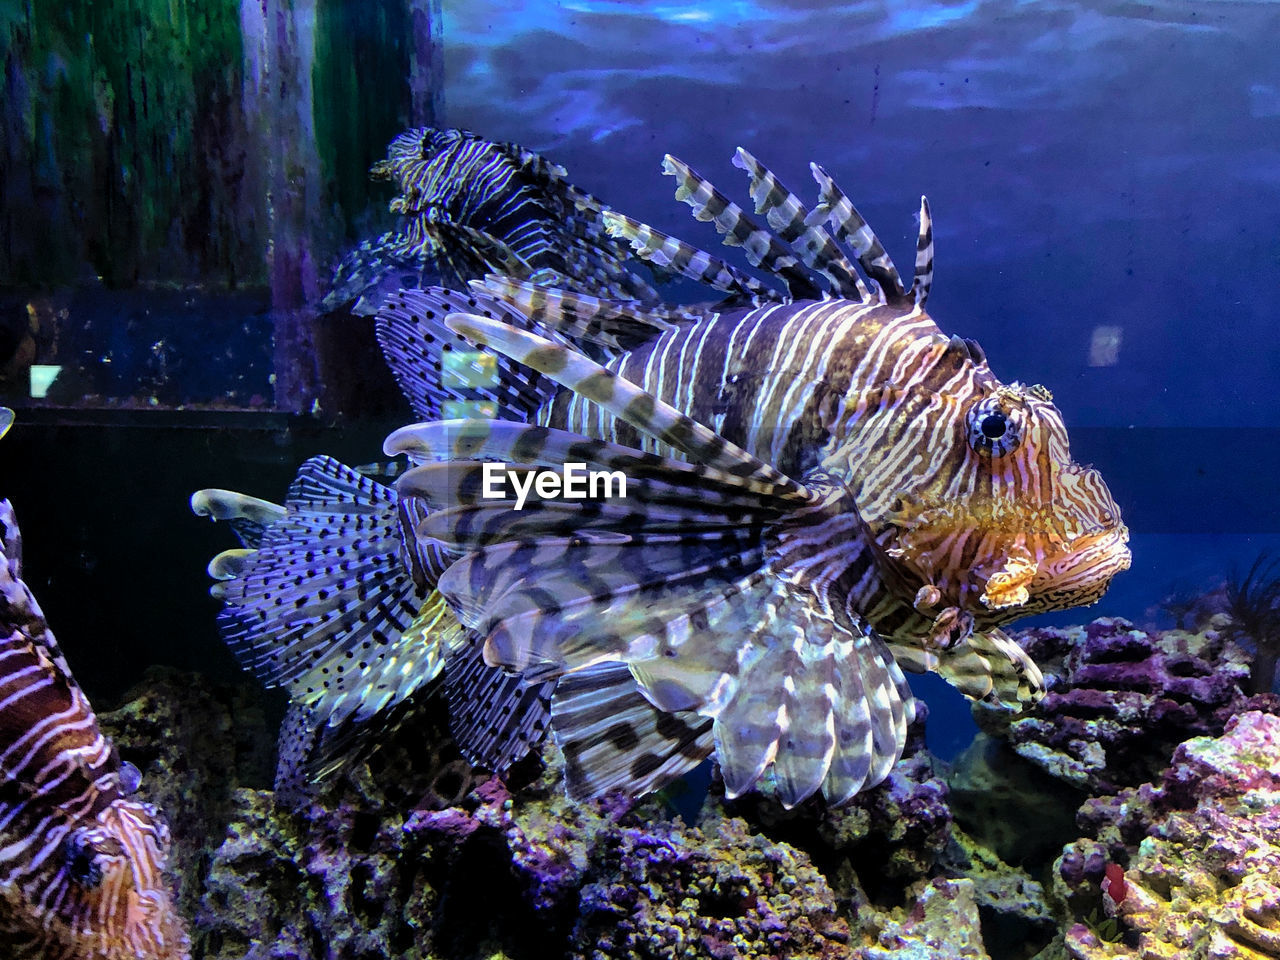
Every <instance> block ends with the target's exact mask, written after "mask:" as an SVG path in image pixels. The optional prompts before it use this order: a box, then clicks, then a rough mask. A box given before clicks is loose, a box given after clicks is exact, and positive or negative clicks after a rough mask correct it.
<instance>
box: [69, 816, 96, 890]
mask: <svg viewBox="0 0 1280 960" xmlns="http://www.w3.org/2000/svg"><path fill="white" fill-rule="evenodd" d="M62 856H63V861H64V862H65V863H66V866H67V875H68V876H69V877H71V879H72V880H73V881H74V882H75V883H77V884H79V885H80V886H82V887H86V888H93V887H96V886H97V885H98V884H100V883H101V882H102V867H101V865H100V864H99V863H98V851H97V850H96V849H95V848H94V845H93V841H92V840H90V839H89V838H88V837H87V836H85V835H84V833H83V832H82V831H80V830H74V831H72V832H71V833H70V834H68V835H67V838H66V839H65V840H64V841H62Z"/></svg>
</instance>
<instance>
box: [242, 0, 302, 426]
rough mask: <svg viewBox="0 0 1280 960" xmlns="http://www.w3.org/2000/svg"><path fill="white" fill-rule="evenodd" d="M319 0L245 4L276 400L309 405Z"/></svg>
mask: <svg viewBox="0 0 1280 960" xmlns="http://www.w3.org/2000/svg"><path fill="white" fill-rule="evenodd" d="M315 24H316V0H243V3H242V5H241V13H240V26H241V32H242V35H243V38H244V51H245V80H244V100H245V115H246V117H247V118H248V120H249V123H250V124H251V129H252V130H253V131H254V134H255V135H254V136H253V137H252V138H251V141H252V142H254V143H255V144H256V149H257V154H258V159H259V163H258V167H259V169H258V174H259V176H260V177H261V178H262V184H261V186H262V187H264V188H265V196H266V209H267V216H268V221H269V227H268V233H269V240H268V245H267V274H268V278H269V283H270V287H271V307H272V314H273V318H274V328H275V348H274V356H275V402H276V406H277V407H278V408H279V409H282V410H294V411H302V410H306V409H308V408H310V406H311V404H312V403H313V402H314V400H315V397H316V395H317V382H316V380H317V377H316V365H315V352H314V349H313V347H312V342H311V325H312V320H313V319H314V304H315V302H316V300H317V299H318V298H319V292H320V284H319V277H318V272H317V270H318V267H317V264H316V262H315V258H314V256H313V243H314V241H315V238H316V237H317V236H319V235H320V214H319V209H320V202H319V194H320V190H321V188H322V184H321V182H320V174H319V170H320V161H319V156H318V154H317V152H316V142H315V130H314V121H313V106H314V105H313V98H312V86H311V77H312V67H313V65H314V59H315Z"/></svg>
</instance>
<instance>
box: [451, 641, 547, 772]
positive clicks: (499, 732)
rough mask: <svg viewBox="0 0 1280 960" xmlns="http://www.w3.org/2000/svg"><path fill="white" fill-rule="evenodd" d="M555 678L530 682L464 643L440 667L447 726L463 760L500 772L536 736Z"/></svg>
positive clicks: (537, 738) (538, 736)
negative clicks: (488, 660) (493, 663)
mask: <svg viewBox="0 0 1280 960" xmlns="http://www.w3.org/2000/svg"><path fill="white" fill-rule="evenodd" d="M555 687H556V681H555V680H543V681H537V682H530V681H528V680H526V679H525V678H524V677H522V676H520V674H518V673H510V672H508V671H506V670H503V669H501V668H499V667H491V666H489V665H488V664H486V663H485V662H484V657H483V656H482V655H481V648H480V647H479V646H477V645H474V644H469V645H467V646H465V647H463V648H462V649H460V650H458V651H457V652H456V653H454V654H452V655H450V657H449V659H448V661H447V662H446V663H445V668H444V688H445V695H446V696H447V697H448V701H449V730H450V732H451V733H452V734H453V738H454V740H456V741H457V743H458V747H459V749H460V750H461V751H462V755H463V756H464V757H466V758H467V761H468V762H470V763H473V764H475V765H477V766H481V767H485V768H487V769H489V770H493V771H494V772H496V773H501V772H502V771H503V770H506V769H507V767H509V766H511V764H512V763H514V762H515V761H517V760H519V759H520V758H521V757H523V756H524V755H525V754H527V753H528V752H529V750H530V749H532V748H533V747H534V746H536V745H537V744H538V742H539V741H540V740H541V739H542V735H543V733H544V731H545V730H546V728H547V724H548V723H549V722H550V719H551V694H552V692H553V691H554V690H555Z"/></svg>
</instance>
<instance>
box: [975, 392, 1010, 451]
mask: <svg viewBox="0 0 1280 960" xmlns="http://www.w3.org/2000/svg"><path fill="white" fill-rule="evenodd" d="M1021 442H1022V429H1021V426H1020V420H1019V418H1018V416H1017V413H1016V411H1005V410H1004V409H1002V408H1001V406H1000V400H999V399H998V398H997V397H987V398H986V399H985V400H983V401H981V402H980V403H978V404H976V405H975V406H974V408H973V409H972V410H970V411H969V446H970V447H972V448H973V451H974V452H975V453H977V454H979V455H981V456H984V457H1003V456H1004V455H1005V454H1007V453H1010V452H1012V451H1014V450H1016V449H1017V448H1018V444H1020V443H1021Z"/></svg>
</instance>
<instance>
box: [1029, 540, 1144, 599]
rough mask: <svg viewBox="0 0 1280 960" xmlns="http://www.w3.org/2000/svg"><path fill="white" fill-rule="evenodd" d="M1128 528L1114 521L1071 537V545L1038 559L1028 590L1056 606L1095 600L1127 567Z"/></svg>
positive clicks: (1129, 557) (1130, 555)
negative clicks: (1113, 578)
mask: <svg viewBox="0 0 1280 960" xmlns="http://www.w3.org/2000/svg"><path fill="white" fill-rule="evenodd" d="M1132 559H1133V555H1132V554H1131V553H1130V551H1129V528H1128V527H1126V526H1125V525H1124V524H1123V523H1120V524H1117V525H1116V526H1114V527H1111V528H1109V529H1107V530H1103V531H1101V532H1099V533H1091V534H1086V535H1084V536H1080V537H1077V538H1076V539H1074V540H1073V541H1072V542H1071V544H1070V546H1069V547H1068V548H1067V549H1066V550H1064V551H1062V552H1060V553H1057V554H1054V555H1052V556H1049V557H1046V558H1045V559H1044V560H1043V561H1041V563H1040V565H1039V568H1038V569H1037V571H1036V575H1035V577H1034V578H1033V579H1032V581H1031V593H1032V595H1033V596H1036V597H1044V598H1046V600H1047V601H1048V602H1051V603H1052V604H1053V606H1054V607H1055V608H1057V607H1080V606H1087V605H1088V604H1091V603H1096V602H1097V601H1098V600H1099V599H1101V597H1102V595H1103V593H1105V592H1106V589H1107V587H1108V585H1109V584H1110V583H1111V578H1112V577H1114V576H1115V575H1116V574H1117V573H1120V572H1121V571H1123V570H1128V569H1129V564H1130V562H1131V561H1132Z"/></svg>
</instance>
